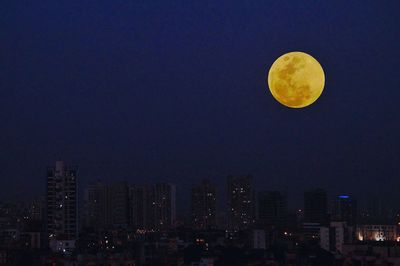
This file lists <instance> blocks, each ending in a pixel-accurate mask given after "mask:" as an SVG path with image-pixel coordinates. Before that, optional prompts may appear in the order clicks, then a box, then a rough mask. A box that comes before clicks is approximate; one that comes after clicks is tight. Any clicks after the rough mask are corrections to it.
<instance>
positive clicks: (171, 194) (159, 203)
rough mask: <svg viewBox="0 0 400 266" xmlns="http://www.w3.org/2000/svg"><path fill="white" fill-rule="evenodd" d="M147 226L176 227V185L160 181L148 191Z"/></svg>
mask: <svg viewBox="0 0 400 266" xmlns="http://www.w3.org/2000/svg"><path fill="white" fill-rule="evenodd" d="M146 209H147V211H146V216H147V225H148V226H147V227H148V228H151V229H154V230H164V229H169V228H172V227H174V225H175V221H176V188H175V185H171V184H167V183H158V184H155V185H153V186H151V188H150V189H149V191H148V194H147V204H146Z"/></svg>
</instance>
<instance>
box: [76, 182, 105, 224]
mask: <svg viewBox="0 0 400 266" xmlns="http://www.w3.org/2000/svg"><path fill="white" fill-rule="evenodd" d="M84 204H85V206H84V208H85V209H84V223H83V225H84V226H85V227H90V228H93V229H95V230H104V229H107V228H109V227H110V226H111V224H112V219H111V217H112V216H111V211H110V210H111V200H110V192H109V187H108V185H105V184H103V183H100V182H97V183H96V184H93V185H90V186H89V187H88V188H87V189H86V190H85V195H84Z"/></svg>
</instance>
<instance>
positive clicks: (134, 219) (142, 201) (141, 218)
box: [129, 186, 149, 230]
mask: <svg viewBox="0 0 400 266" xmlns="http://www.w3.org/2000/svg"><path fill="white" fill-rule="evenodd" d="M148 194H149V187H147V186H130V187H129V201H130V211H131V212H130V224H131V226H132V228H133V229H135V230H137V229H148V222H147V221H148V217H147V216H148V215H147V206H149V204H148Z"/></svg>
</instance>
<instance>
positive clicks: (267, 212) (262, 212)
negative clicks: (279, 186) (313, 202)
mask: <svg viewBox="0 0 400 266" xmlns="http://www.w3.org/2000/svg"><path fill="white" fill-rule="evenodd" d="M257 209H258V212H257V213H258V217H257V218H258V220H259V223H260V224H262V225H265V226H274V227H280V228H282V227H285V226H286V221H287V215H288V209H287V197H286V194H284V193H282V192H280V191H260V192H258V204H257Z"/></svg>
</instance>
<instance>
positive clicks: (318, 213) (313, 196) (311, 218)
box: [304, 189, 328, 224]
mask: <svg viewBox="0 0 400 266" xmlns="http://www.w3.org/2000/svg"><path fill="white" fill-rule="evenodd" d="M304 221H305V222H307V223H319V224H326V223H327V222H328V205H327V196H326V192H325V190H322V189H313V190H308V191H306V192H305V193H304Z"/></svg>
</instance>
